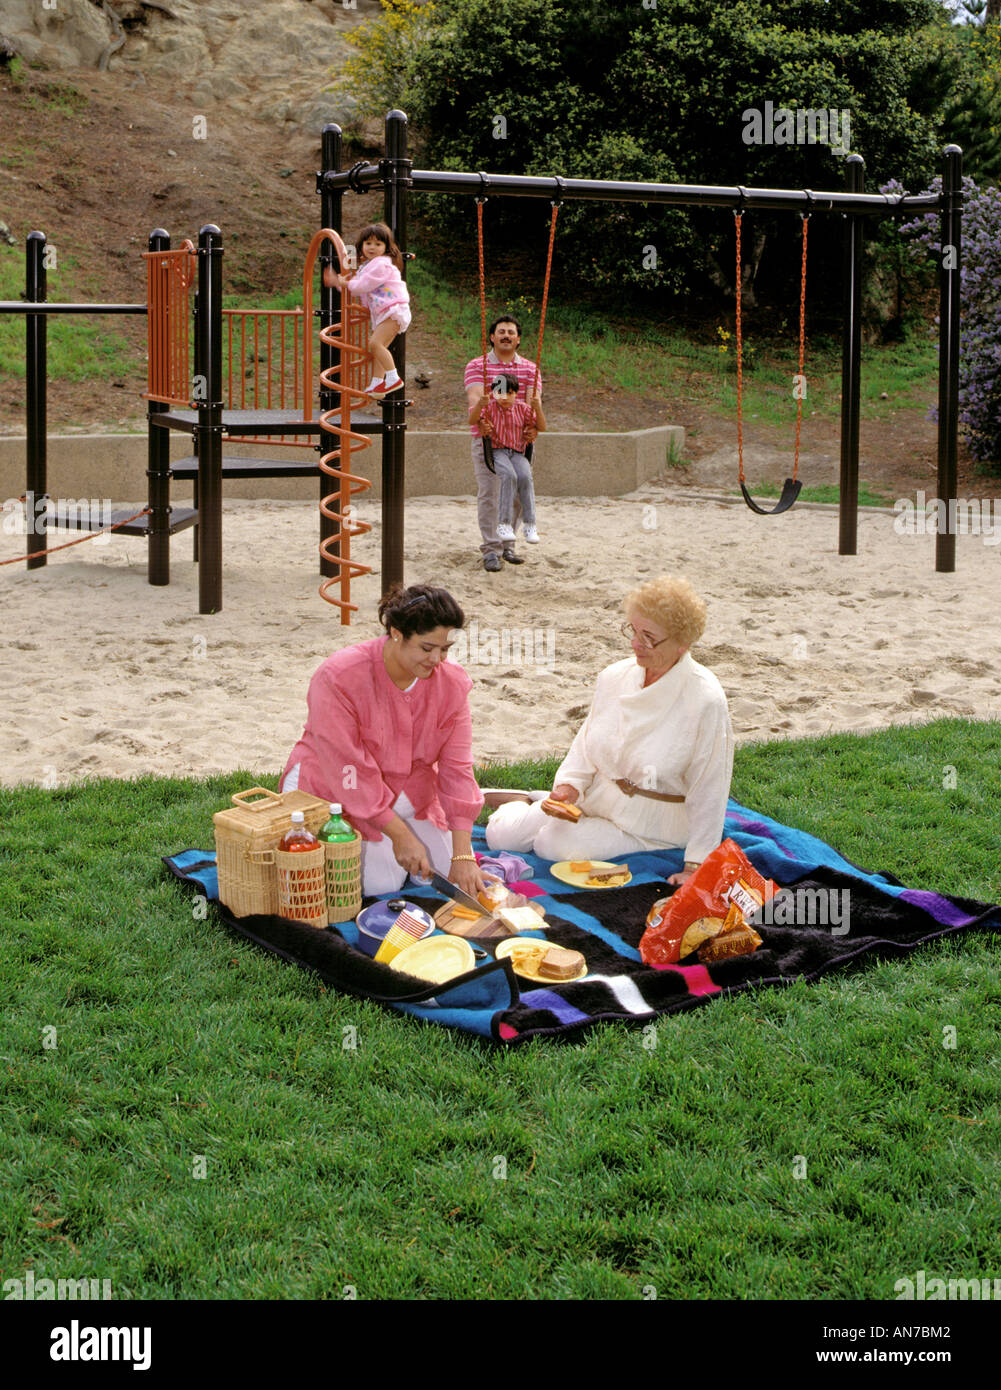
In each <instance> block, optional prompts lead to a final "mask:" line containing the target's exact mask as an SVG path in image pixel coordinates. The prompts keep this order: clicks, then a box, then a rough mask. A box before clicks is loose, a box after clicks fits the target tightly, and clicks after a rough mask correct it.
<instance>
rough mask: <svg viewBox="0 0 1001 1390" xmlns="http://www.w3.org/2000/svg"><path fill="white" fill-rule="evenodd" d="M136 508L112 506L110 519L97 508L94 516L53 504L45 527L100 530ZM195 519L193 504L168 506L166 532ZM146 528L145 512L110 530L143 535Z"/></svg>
mask: <svg viewBox="0 0 1001 1390" xmlns="http://www.w3.org/2000/svg"><path fill="white" fill-rule="evenodd" d="M136 511H138V507H115V508H113V509H112V511H111V514H110V518H109V515H108V513H107V512H102V511H98V512H97V513H96V514H95V515H93V516H92V515H91V514H90V512H89V511H88V510H86V509H84V508H82V507H74V508H73V510H72V512H71V511H70V510H69V509H68V508H67V507H55V508H54V509H53V510H52V512H51V513H49V514H47V516H46V522H45V525H46V529H49V528H52V529H55V528H56V527H59V528H60V529H62V530H66V531H104V530H106V529H107V528H108V527H109V526H115V525H117V523H118V522H120V521H124V520H125V518H126V517H127V516H132V515H134V513H135V512H136ZM197 521H198V512H197V510H196V509H195V508H194V507H172V508H171V511H170V526H169V528H168V530H169V534H170V535H172V536H173V535H174V534H175V533H176V532H178V531H186V530H187V529H188V527H189V526H194V525H195V524H196V523H197ZM148 531H149V514H148V513H147V514H146V515H145V516H137V517H136V519H135V521H130V522H129V523H128V525H127V526H119V527H118V530H117V531H112V533H111V534H112V535H114V536H145V535H146V533H147V532H148Z"/></svg>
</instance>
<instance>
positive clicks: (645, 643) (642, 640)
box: [619, 623, 671, 652]
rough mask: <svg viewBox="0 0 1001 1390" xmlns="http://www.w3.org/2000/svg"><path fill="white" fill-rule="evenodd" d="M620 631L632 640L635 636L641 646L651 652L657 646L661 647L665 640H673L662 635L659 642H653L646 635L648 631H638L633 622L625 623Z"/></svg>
mask: <svg viewBox="0 0 1001 1390" xmlns="http://www.w3.org/2000/svg"><path fill="white" fill-rule="evenodd" d="M619 631H620V632H621V633H622V635H623V637H628V638H629V640H630V642H631V641H632V640H633V638H634V637H635V639H636V641H637V642H638V643H639V644H640V646H641V647H645V648H646V649H647V651H651V652H652V651H653V649H654V648H655V647H659V646H661V645H662V644H663V643H664V642H670V640H671V639H670V637H662V638H661V639H660V641H659V642H651V641H650V638H649V637H648V636H647V635H646V633H645V632H637V631H636V629H635V628H634V627H633V625H632V623H623V625H622V627H621V628H620V629H619Z"/></svg>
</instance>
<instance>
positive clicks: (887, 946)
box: [163, 800, 1001, 1045]
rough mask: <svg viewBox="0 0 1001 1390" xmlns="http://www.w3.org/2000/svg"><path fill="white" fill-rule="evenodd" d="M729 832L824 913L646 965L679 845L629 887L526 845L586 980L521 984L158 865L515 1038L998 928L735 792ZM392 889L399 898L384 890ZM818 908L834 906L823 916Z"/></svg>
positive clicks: (297, 942) (353, 980)
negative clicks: (279, 911) (455, 971)
mask: <svg viewBox="0 0 1001 1390" xmlns="http://www.w3.org/2000/svg"><path fill="white" fill-rule="evenodd" d="M724 834H725V835H727V836H729V837H730V838H731V839H733V840H735V841H736V842H737V844H738V845H740V847H741V848H742V849H743V851H744V853H745V854H746V855H747V856H748V858H749V859H750V860H751V862H752V864H754V866H755V868H757V869H758V870H759V871H760V872H761V873H762V874H763V875H764V876H765V877H766V878H772V879H774V880H775V881H776V883H778V884H779V885H781V886H785V887H789V888H790V889H792V890H793V898H794V900H795V901H796V902H798V903H803V904H805V905H807V906H808V905H809V903H810V902H811V901H812V902H813V903H814V904H815V905H817V904H819V905H820V907H821V912H820V913H819V914H815V916H814V917H812V918H810V919H809V920H807V916H806V915H804V914H803V913H800V912H797V914H796V920H786V921H780V920H779V918H780V916H781V914H780V913H778V912H776V913H775V914H774V915H775V918H776V920H775V921H774V922H772V923H770V924H765V925H762V926H761V927H759V932H760V935H761V937H762V945H761V946H760V947H759V949H758V950H757V951H755V952H754V954H753V955H750V956H738V957H735V958H732V959H729V960H723V961H720V962H717V963H715V964H712V965H701V964H699V963H697V961H695V958H694V957H693V958H692V961H694V962H695V963H690V962H684V963H681V964H678V965H670V966H664V967H659V968H658V967H653V966H646V965H644V964H643V962H642V960H641V959H640V953H639V941H640V937H641V936H642V935H643V931H644V928H645V924H646V915H647V912H648V911H649V909H650V907H651V906H652V905H653V903H654V902H655V901H656V899H657V898H660V897H664V896H665V895H666V894H668V893H670V892H671V891H673V890H672V889H671V888H669V887H668V885H667V883H666V879H667V877H668V876H669V875H670V874H672V873H675V872H677V871H678V870H679V869H680V868H681V867H682V858H683V856H682V851H681V850H669V851H660V852H657V853H637V854H630V855H626V856H623V859H622V862H628V864H629V868H630V871H631V873H632V881H631V882H630V883H628V884H627V885H626V886H625V887H623V888H611V889H580V890H575V889H572V888H569V887H568V886H567V885H566V884H565V883H562V882H561V881H560V880H559V879H556V878H554V877H553V876H552V874H551V873H550V871H549V870H550V867H551V866H550V865H548V864H547V863H546V862H545V861H544V860H540V859H538V858H536V857H535V856H533V855H529V854H526V855H524V856H523V857H524V858H525V859H526V860H528V861H529V862H530V863H532V865H533V868H534V870H535V877H534V878H533V879H530V880H526V881H525V882H523V883H518V884H512V885H510V886H511V887H512V888H513V889H514V890H515V891H517V892H521V893H524V894H525V895H526V896H529V897H538V899H539V901H540V905H541V906H543V907H544V908H545V910H546V920H545V926H544V930H545V937H546V939H547V940H549V941H552V942H555V943H556V944H557V945H559V946H566V947H569V948H571V949H573V950H577V951H581V952H583V954H584V956H585V959H586V960H587V964H588V974H587V976H586V977H585V978H584V979H581V980H578V981H576V982H572V983H566V984H546V985H545V986H544V987H539V986H536V985H533V984H531V983H530V982H528V981H526V980H524V979H520V978H519V977H518V976H516V975H515V974H514V972H513V970H512V968H511V965H510V962H509V961H506V960H501V961H495V960H487V961H486V962H484V963H483V964H481V965H480V966H478V967H477V968H476V969H474V970H472V971H470V972H469V973H468V974H465V975H462V976H459V977H457V978H456V979H454V980H451V981H449V982H448V984H446V985H428V984H426V983H422V982H421V981H417V980H414V979H412V978H410V977H408V976H405V975H402V974H400V973H399V972H397V971H393V970H390V969H389V967H388V966H386V965H382V964H376V962H375V961H374V960H372V959H371V958H370V957H368V956H366V955H364V954H363V953H362V952H360V951H358V950H356V949H355V943H356V942H357V939H358V934H357V928H356V927H355V925H354V923H353V922H348V923H344V924H343V925H342V926H340V927H336V928H329V929H327V930H325V931H317V930H316V929H315V928H313V927H309V926H307V925H305V924H304V923H299V922H293V921H288V920H286V919H285V918H281V917H271V916H253V917H239V918H238V917H234V916H233V914H232V913H231V912H229V910H228V909H227V908H226V907H225V906H224V905H223V904H222V903H220V902H219V901H218V881H217V877H216V868H215V854H214V853H212V852H206V851H204V850H197V849H191V850H186V851H184V852H183V853H180V854H175V855H171V856H169V857H165V858H164V861H163V862H164V864H165V865H166V866H167V868H168V869H169V870H170V872H171V873H173V874H174V875H175V876H176V877H177V878H178V879H180V880H182V881H183V882H184V883H186V884H187V885H189V886H190V887H191V889H192V890H193V891H195V892H198V893H202V894H204V896H205V897H206V898H207V899H208V900H209V901H210V902H212V903H214V904H215V911H216V913H217V914H218V916H219V917H220V918H221V919H222V920H223V921H224V922H225V923H226V924H227V925H228V926H229V927H230V928H232V930H234V931H236V932H238V933H239V934H240V935H241V936H243V937H246V938H247V939H248V940H250V941H253V942H255V943H256V944H257V945H259V946H261V947H263V948H264V949H265V950H268V951H271V952H273V953H274V954H275V955H277V956H280V957H281V958H282V959H283V960H287V961H290V962H292V963H294V964H296V965H300V966H303V967H304V968H306V969H311V970H315V971H316V972H317V973H318V974H319V975H320V976H322V978H323V979H324V980H325V981H326V982H327V983H328V984H329V985H331V986H333V987H334V988H335V989H338V990H342V991H344V992H346V993H349V994H354V995H359V996H362V997H364V998H368V999H374V1000H377V1001H379V1002H380V1003H383V1004H386V1005H388V1006H389V1007H391V1008H393V1009H396V1010H398V1011H399V1012H401V1013H407V1014H411V1015H413V1016H415V1017H417V1018H421V1019H425V1020H427V1021H428V1022H431V1023H437V1024H442V1025H445V1026H448V1027H453V1028H459V1029H462V1030H463V1031H465V1032H469V1033H475V1034H478V1035H479V1036H481V1037H484V1038H490V1039H492V1040H493V1041H495V1042H497V1043H504V1044H509V1045H510V1044H515V1043H520V1042H524V1041H525V1040H527V1039H528V1038H532V1037H540V1036H542V1037H553V1036H561V1035H573V1034H577V1033H580V1032H581V1031H582V1030H584V1029H586V1028H588V1027H591V1026H593V1025H594V1024H596V1023H600V1022H607V1021H609V1020H612V1021H618V1022H626V1023H632V1024H637V1023H638V1024H644V1023H647V1022H650V1021H651V1020H653V1019H656V1018H657V1017H658V1016H660V1015H662V1014H671V1013H677V1012H680V1011H681V1010H683V1009H690V1008H694V1007H696V1006H698V1005H701V1004H706V1003H708V1002H709V1001H710V1000H713V999H717V998H722V997H726V996H730V995H734V994H739V993H740V992H741V991H743V990H747V989H751V988H757V987H760V986H762V985H783V984H791V983H792V982H793V981H795V980H815V979H817V978H818V977H819V976H821V975H824V974H826V973H827V972H828V971H831V970H839V969H844V968H846V967H848V966H850V965H852V964H854V963H855V962H856V961H858V960H859V959H860V958H862V957H865V956H870V955H871V956H875V957H882V958H892V957H897V956H902V955H905V954H906V953H907V952H908V951H912V950H914V948H915V947H917V946H920V945H922V944H924V943H925V942H928V941H934V940H936V939H937V938H939V937H943V936H954V935H956V934H957V933H959V932H963V931H972V930H978V931H993V932H1001V907H998V906H995V905H992V904H989V903H981V902H975V901H972V900H968V899H965V898H957V897H946V896H945V895H943V894H940V893H933V892H929V891H927V890H923V889H913V888H908V887H906V886H905V885H904V884H902V883H901V882H900V881H899V880H898V879H896V878H894V877H893V875H892V874H888V873H871V872H868V871H867V870H865V869H861V868H859V867H858V866H857V865H855V864H852V863H850V862H849V861H848V860H847V859H845V858H844V856H843V855H841V854H839V853H838V851H837V850H836V849H834V848H833V847H832V846H831V845H829V844H825V842H824V841H823V840H819V839H817V838H816V837H815V836H813V835H809V834H807V833H806V832H804V831H802V830H797V829H795V828H794V827H792V826H788V825H782V824H781V823H779V822H778V821H774V820H771V819H769V817H767V816H763V815H759V814H757V813H756V812H754V811H751V810H749V809H748V808H746V807H744V806H741V805H739V804H738V803H737V802H735V801H732V800H731V801H730V802H729V804H728V808H727V817H726V825H725V830H724ZM474 849H475V850H476V851H477V852H481V853H482V852H486V842H485V839H484V834H483V831H482V829H479V830H477V831H476V832H475V835H474ZM402 891H403V893H404V894H405V896H406V897H407V898H408V899H410V900H412V901H415V902H421V901H422V900H424V899H428V900H429V902H428V906H429V907H430V909H431V910H432V911H433V910H434V907H435V906H436V905H437V903H439V902H440V901H441V900H440V898H438V896H437V895H436V894H435V893H434V892H433V891H432V890H429V889H427V888H421V887H418V886H416V885H410V884H408V885H407V887H406V888H405V889H404V890H402ZM797 894H798V895H799V896H798V897H797V896H796V895H797ZM846 894H847V896H845V895H846ZM393 896H400V895H399V894H386V897H393ZM431 900H433V901H431ZM368 901H375V899H369V900H367V902H368ZM825 903H831V904H836V905H837V906H838V908H839V909H840V911H838V912H834V913H832V914H831V916H830V918H829V919H828V918H826V917H824V915H823V912H822V908H823V904H825ZM206 920H209V919H206Z"/></svg>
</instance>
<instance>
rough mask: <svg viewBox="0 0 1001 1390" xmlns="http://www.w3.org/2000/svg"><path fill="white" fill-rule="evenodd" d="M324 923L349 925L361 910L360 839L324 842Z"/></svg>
mask: <svg viewBox="0 0 1001 1390" xmlns="http://www.w3.org/2000/svg"><path fill="white" fill-rule="evenodd" d="M323 848H324V851H325V856H326V857H325V860H324V868H325V869H326V875H327V921H328V922H329V923H330V924H331V925H333V924H334V923H335V922H351V921H353V920H354V919H355V917H357V916H358V913H359V912H360V911H361V836H360V835H359V834H357V833H356V834H355V837H354V839H353V840H340V841H337V840H327V841H325V843H324V846H323Z"/></svg>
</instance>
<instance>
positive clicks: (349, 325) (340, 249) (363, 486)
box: [302, 227, 372, 627]
mask: <svg viewBox="0 0 1001 1390" xmlns="http://www.w3.org/2000/svg"><path fill="white" fill-rule="evenodd" d="M324 241H329V242H331V243H332V244H333V247H334V250H335V251H336V253H337V259H338V263H339V265H340V268H341V271H342V273H343V272H344V271H345V270H347V269H349V268H350V267H349V261H348V256H347V253H346V251H345V247H344V243H343V241H342V240H341V238H340V237H339V236H338V235H337V233H336V232H335V231H333V230H332V229H331V228H329V227H323V228H321V229H320V231H318V232H317V233H316V235H315V236H314V237H313V240H312V241H311V242H310V243H309V250H308V251H307V252H306V266H305V270H304V271H303V282H302V304H303V311H304V314H305V318H306V332H305V335H304V337H305V361H304V374H305V380H306V382H307V383H308V382H310V381H312V379H313V353H312V334H311V333H310V331H309V327H308V325H309V324H310V322H311V320H312V312H313V309H312V300H313V269H314V266H315V263H316V257H317V255H318V254H319V250H320V247H321V246H322V244H323V243H324ZM367 321H368V313H367V311H366V310H364V309H361V308H360V307H358V306H356V305H353V304H351V303H350V301H349V298H348V295H347V294H346V293H345V294H342V296H341V317H340V319H339V320H337V322H335V323H332V324H330V325H329V326H328V327H326V328H322V329H321V330H320V341H321V342H323V343H326V344H327V345H328V346H329V347H332V348H337V349H338V352H339V361H338V362H336V363H335V364H334V365H333V366H332V367H327V368H326V369H325V370H323V371H321V372H320V384H321V386H323V387H324V388H325V389H326V390H328V391H335V392H337V394H338V396H339V402H338V404H337V405H336V406H335V407H334V409H332V410H324V411H322V412H321V413H320V415H319V416H318V418H317V422H318V424H319V426H320V428H321V429H322V430H326V431H327V433H328V434H331V435H333V436H334V438H335V439H336V444H335V446H334V447H333V448H332V449H329V450H328V451H327V452H326V453H323V454H321V455H320V460H319V467H320V471H321V472H322V473H326V474H327V475H328V476H329V477H330V478H332V479H334V480H335V481H336V483H337V490H336V491H335V492H331V493H329V494H328V495H327V496H325V497H323V498H321V500H320V511H321V512H322V513H323V515H324V516H325V517H327V519H328V520H330V521H333V522H334V523H335V524H336V526H337V530H336V531H335V533H334V534H333V535H332V536H328V537H326V539H324V540H323V541H321V542H320V555H321V556H322V557H323V559H324V560H327V561H329V562H330V564H332V565H335V566H336V567H337V570H338V573H337V574H335V575H331V576H330V577H329V578H328V579H325V580H324V581H323V583H322V584H321V585H320V588H319V594H320V597H321V598H322V599H325V600H326V601H327V603H331V604H333V605H334V606H335V607H337V608H339V609H340V610H341V625H342V626H344V627H346V626H348V625H349V624H350V622H351V614H352V613H357V612H358V605H357V604H356V603H352V602H351V580H352V578H353V577H354V576H356V575H360V574H371V573H372V566H371V565H363V564H361V563H360V562H359V561H357V560H352V558H351V538H352V537H353V536H362V535H364V534H365V533H366V532H367V531H371V529H372V527H371V526H370V525H369V523H368V522H367V521H359V520H357V519H356V518H355V517H354V515H353V511H352V506H351V498H352V497H353V496H356V495H357V494H358V493H362V492H367V491H368V489H369V488H370V487H371V486H372V484H371V482H370V481H369V479H368V478H363V477H360V476H359V475H358V474H356V473H352V472H351V468H350V464H351V455H352V453H353V452H355V451H357V450H358V449H367V448H369V447H370V445H371V443H372V440H371V438H370V437H368V436H367V435H364V434H359V433H358V432H357V431H356V430H352V428H351V404H352V400H355V399H356V400H358V401H363V400H365V399H367V397H366V395H365V392H364V391H363V390H362V389H361V388H360V387H359V386H358V385H357V384H354V383H353V382H352V380H351V379H352V378H354V382H357V380H358V377H359V371H358V368H359V367H361V366H363V365H365V364H366V363H367V361H368V346H367V343H366V341H365V339H366V337H367V335H366V333H365V331H364V330H365V325H366V324H367ZM310 418H311V405H310V402H309V392H308V388H307V401H306V419H307V420H308V419H310ZM338 587H339V589H340V593H339V594H334V593H332V592H331V590H333V589H337V588H338Z"/></svg>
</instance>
